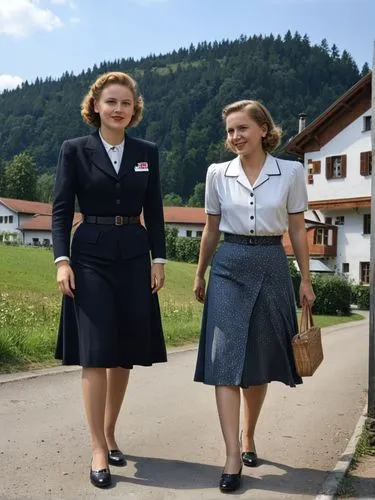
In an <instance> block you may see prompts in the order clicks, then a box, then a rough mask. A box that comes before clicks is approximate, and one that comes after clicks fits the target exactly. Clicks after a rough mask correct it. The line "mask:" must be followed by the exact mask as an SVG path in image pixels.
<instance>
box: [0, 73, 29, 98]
mask: <svg viewBox="0 0 375 500" xmlns="http://www.w3.org/2000/svg"><path fill="white" fill-rule="evenodd" d="M22 82H23V80H22V78H21V77H20V76H13V75H0V94H1V92H2V91H3V90H5V89H9V90H10V89H15V88H16V87H18V86H19V85H21V84H22Z"/></svg>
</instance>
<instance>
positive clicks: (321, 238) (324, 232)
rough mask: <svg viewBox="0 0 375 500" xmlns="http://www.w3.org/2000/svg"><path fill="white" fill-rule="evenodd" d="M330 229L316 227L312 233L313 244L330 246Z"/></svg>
mask: <svg viewBox="0 0 375 500" xmlns="http://www.w3.org/2000/svg"><path fill="white" fill-rule="evenodd" d="M332 234H333V233H332V229H324V228H321V227H319V228H317V229H316V230H315V234H314V245H326V246H332V240H333V238H332Z"/></svg>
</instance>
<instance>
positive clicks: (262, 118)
mask: <svg viewBox="0 0 375 500" xmlns="http://www.w3.org/2000/svg"><path fill="white" fill-rule="evenodd" d="M237 111H245V112H246V113H247V115H248V117H249V118H250V119H251V120H254V121H255V123H256V124H257V125H258V126H259V127H263V126H264V125H265V126H266V127H267V134H266V136H265V137H262V148H263V151H264V152H266V153H271V151H274V150H275V149H276V148H277V146H278V145H279V144H280V139H281V134H282V131H281V128H280V127H277V126H276V125H275V123H274V121H273V119H272V116H271V113H270V112H269V111H268V109H267V108H266V107H265V106H263V104H261V103H260V102H259V101H250V100H243V101H236V102H233V103H232V104H228V105H227V106H225V107H224V109H223V112H222V118H223V120H224V122H225V121H226V119H227V118H228V116H229V115H230V114H231V113H235V112H237ZM225 146H226V148H227V149H229V151H232V152H233V153H234V151H233V149H232V147H231V145H230V143H229V141H228V139H226V141H225Z"/></svg>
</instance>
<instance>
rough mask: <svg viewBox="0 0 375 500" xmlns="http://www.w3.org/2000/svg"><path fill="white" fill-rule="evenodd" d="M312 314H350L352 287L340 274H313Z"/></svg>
mask: <svg viewBox="0 0 375 500" xmlns="http://www.w3.org/2000/svg"><path fill="white" fill-rule="evenodd" d="M312 281H313V287H314V292H315V294H316V301H315V304H314V307H313V312H314V314H344V315H348V314H350V304H351V298H352V287H351V285H350V283H349V282H348V280H347V279H346V278H344V277H342V276H339V275H334V276H322V275H318V274H315V275H313V279H312Z"/></svg>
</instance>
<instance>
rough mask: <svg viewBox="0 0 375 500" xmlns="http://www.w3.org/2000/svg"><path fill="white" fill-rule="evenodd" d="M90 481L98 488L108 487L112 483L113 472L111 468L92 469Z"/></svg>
mask: <svg viewBox="0 0 375 500" xmlns="http://www.w3.org/2000/svg"><path fill="white" fill-rule="evenodd" d="M90 481H91V484H93V485H94V486H96V487H97V488H107V487H108V486H110V485H111V483H112V478H111V473H110V471H109V469H100V470H92V469H90Z"/></svg>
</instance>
